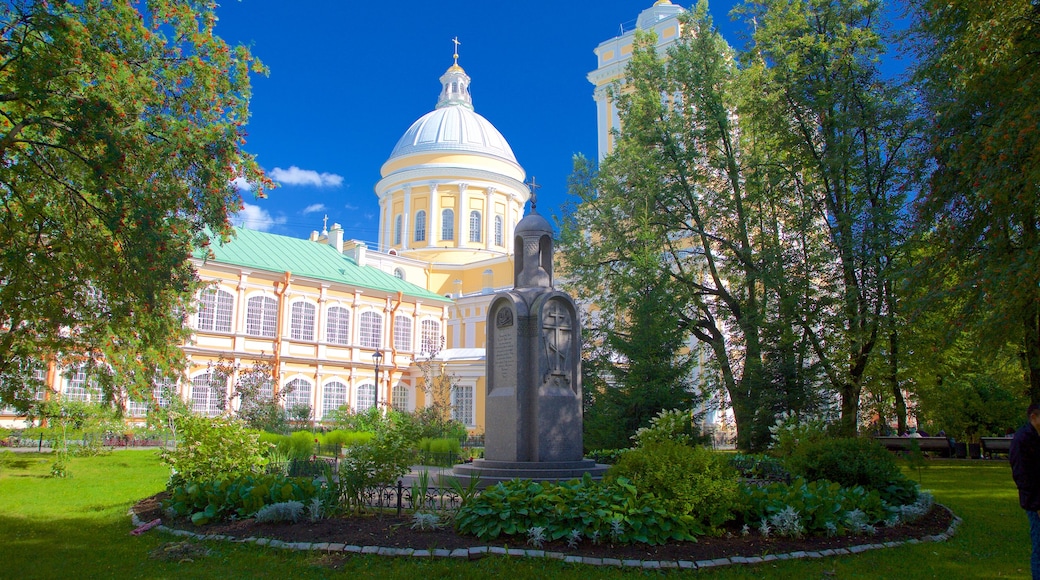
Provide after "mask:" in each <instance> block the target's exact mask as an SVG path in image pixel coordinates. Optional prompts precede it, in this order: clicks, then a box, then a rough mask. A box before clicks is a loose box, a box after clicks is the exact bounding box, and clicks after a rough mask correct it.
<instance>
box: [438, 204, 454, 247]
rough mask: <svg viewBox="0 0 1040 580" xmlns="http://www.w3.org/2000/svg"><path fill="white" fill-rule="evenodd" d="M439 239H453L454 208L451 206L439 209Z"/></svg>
mask: <svg viewBox="0 0 1040 580" xmlns="http://www.w3.org/2000/svg"><path fill="white" fill-rule="evenodd" d="M441 240H442V241H445V242H454V241H455V210H453V209H451V208H448V209H442V210H441Z"/></svg>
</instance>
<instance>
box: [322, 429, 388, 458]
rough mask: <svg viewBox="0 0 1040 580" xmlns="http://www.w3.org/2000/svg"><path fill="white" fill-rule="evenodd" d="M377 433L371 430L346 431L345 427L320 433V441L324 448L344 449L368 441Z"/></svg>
mask: <svg viewBox="0 0 1040 580" xmlns="http://www.w3.org/2000/svg"><path fill="white" fill-rule="evenodd" d="M375 435H376V434H375V433H373V432H371V431H344V430H343V429H336V430H334V431H329V432H328V433H320V434H318V443H319V444H321V446H322V448H326V447H328V448H332V449H337V448H338V449H342V448H344V447H351V446H354V445H358V444H361V443H368V442H369V441H371V440H372V438H373V437H375ZM323 452H324V449H323ZM337 454H338V453H337Z"/></svg>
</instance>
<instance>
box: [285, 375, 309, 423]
mask: <svg viewBox="0 0 1040 580" xmlns="http://www.w3.org/2000/svg"><path fill="white" fill-rule="evenodd" d="M285 391H286V394H285V410H286V411H299V409H301V408H302V407H306V408H307V416H308V417H310V416H311V415H312V414H313V409H312V407H311V382H310V381H308V380H307V379H301V378H296V379H293V380H291V381H289V382H288V383H286V385H285ZM293 414H294V415H297V413H295V412H294V413H293ZM302 414H303V413H302V412H300V413H299V415H302ZM299 415H297V418H299Z"/></svg>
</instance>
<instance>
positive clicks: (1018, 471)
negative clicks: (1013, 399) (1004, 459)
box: [1008, 423, 1040, 511]
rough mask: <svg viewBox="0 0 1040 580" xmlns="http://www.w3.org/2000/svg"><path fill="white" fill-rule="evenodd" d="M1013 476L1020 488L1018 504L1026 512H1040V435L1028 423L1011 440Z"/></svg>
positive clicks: (1010, 455)
mask: <svg viewBox="0 0 1040 580" xmlns="http://www.w3.org/2000/svg"><path fill="white" fill-rule="evenodd" d="M1008 457H1009V458H1010V459H1011V476H1012V477H1014V478H1015V485H1017V486H1018V503H1019V505H1021V506H1022V509H1024V510H1030V511H1037V510H1040V435H1037V433H1036V429H1034V428H1033V426H1032V425H1030V424H1029V423H1026V424H1025V425H1024V426H1023V427H1022V428H1021V429H1019V430H1018V431H1015V437H1014V439H1012V440H1011V453H1009V454H1008Z"/></svg>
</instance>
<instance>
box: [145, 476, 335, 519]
mask: <svg viewBox="0 0 1040 580" xmlns="http://www.w3.org/2000/svg"><path fill="white" fill-rule="evenodd" d="M317 493H318V488H317V487H315V485H314V482H313V481H311V480H309V479H305V478H292V477H285V476H283V475H263V476H253V475H245V476H241V477H236V478H230V479H219V480H210V481H203V482H185V483H182V484H179V485H175V486H174V487H173V488H171V489H170V497H169V498H168V499H167V500H166V501H164V502H163V507H164V508H166V509H168V510H170V511H172V512H173V513H174V514H175V515H178V516H191V521H192V523H194V524H196V525H200V526H201V525H205V524H208V523H209V522H211V521H215V520H221V519H230V518H235V517H237V518H246V517H250V516H252V515H253V514H255V513H256V512H257V511H258V510H260V509H261V508H263V507H264V506H266V505H272V504H277V503H283V502H287V501H297V502H301V507H302V502H306V501H308V500H310V499H311V498H313V497H315V496H316V495H317Z"/></svg>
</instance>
